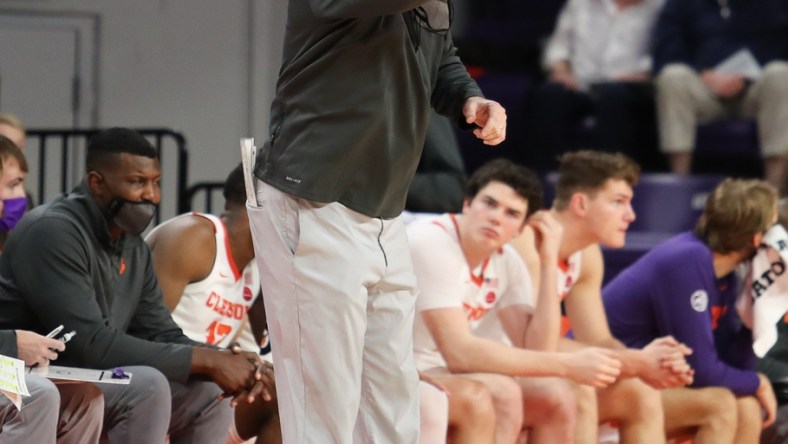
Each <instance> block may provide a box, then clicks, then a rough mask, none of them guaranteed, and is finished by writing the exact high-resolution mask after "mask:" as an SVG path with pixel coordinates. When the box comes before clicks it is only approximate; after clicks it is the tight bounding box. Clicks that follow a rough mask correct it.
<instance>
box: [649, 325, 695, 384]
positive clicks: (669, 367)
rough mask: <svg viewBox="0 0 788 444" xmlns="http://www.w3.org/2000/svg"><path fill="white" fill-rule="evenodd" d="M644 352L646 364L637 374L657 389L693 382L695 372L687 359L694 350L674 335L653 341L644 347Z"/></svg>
mask: <svg viewBox="0 0 788 444" xmlns="http://www.w3.org/2000/svg"><path fill="white" fill-rule="evenodd" d="M642 353H643V356H644V357H645V360H644V364H645V365H644V366H643V367H642V369H641V371H640V372H638V375H637V376H639V377H640V379H642V380H643V381H644V382H645V383H646V384H648V385H650V386H652V387H654V388H656V389H664V388H673V387H684V386H686V385H689V384H692V380H693V378H694V375H695V373H694V370H693V369H692V367H690V365H689V363H687V360H686V357H687V356H689V355H691V354H692V350H690V348H689V347H687V346H686V345H684V344H682V343H680V342H678V341H677V340H676V339H674V338H673V337H672V336H664V337H662V338H657V339H655V340H653V341H651V343H650V344H648V345H647V346H645V347H644V348H643V350H642Z"/></svg>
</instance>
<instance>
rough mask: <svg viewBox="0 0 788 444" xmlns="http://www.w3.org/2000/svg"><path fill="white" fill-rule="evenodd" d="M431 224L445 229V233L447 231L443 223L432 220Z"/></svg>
mask: <svg viewBox="0 0 788 444" xmlns="http://www.w3.org/2000/svg"><path fill="white" fill-rule="evenodd" d="M432 224H433V225H437V226H439V227H441V228H442V229H443V231H445V232H447V233H448V232H449V230H448V229H447V228H446V227H444V226H443V224H442V223H440V222H438V221H437V220H434V221H432Z"/></svg>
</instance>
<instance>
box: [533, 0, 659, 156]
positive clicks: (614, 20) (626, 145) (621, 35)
mask: <svg viewBox="0 0 788 444" xmlns="http://www.w3.org/2000/svg"><path fill="white" fill-rule="evenodd" d="M663 3H664V0H569V1H567V2H566V4H565V5H564V7H563V10H562V11H561V13H560V15H559V17H558V23H557V25H556V28H555V30H554V32H553V34H552V36H551V37H550V39H549V41H548V43H547V47H546V48H545V51H544V65H545V69H546V70H547V73H548V80H547V82H546V83H544V84H542V85H541V86H539V87H538V88H537V90H536V92H535V93H534V95H533V98H532V101H531V103H530V104H529V113H528V120H529V122H528V125H529V127H530V128H531V131H530V132H531V135H532V137H533V139H532V140H533V148H534V150H533V152H535V153H536V152H539V153H542V154H541V156H542V159H541V160H539V163H540V164H539V165H535V167H538V168H540V169H549V170H553V169H555V166H556V159H557V158H558V154H559V153H562V152H566V151H569V150H570V149H573V148H578V147H576V146H574V145H573V144H574V143H575V141H574V140H572V139H573V134H575V133H576V131H575V129H577V128H578V127H579V126H580V125H581V122H583V121H584V120H586V119H588V118H593V119H594V122H595V124H594V126H593V131H592V138H591V140H586V141H582V144H583V147H584V148H592V149H597V150H602V151H609V152H623V153H626V154H628V155H629V156H631V157H633V158H635V159H637V160H638V161H640V162H641V163H642V164H643V162H649V163H653V159H652V158H653V157H656V156H658V153H657V143H656V126H655V124H656V122H655V115H654V95H653V85H652V83H651V77H650V75H649V74H650V70H651V57H650V55H649V49H650V37H651V30H652V28H653V25H654V22H655V21H656V18H657V14H658V13H659V10H660V8H661V7H662V4H663ZM529 153H530V151H529ZM649 166H651V165H649ZM655 167H656V166H655Z"/></svg>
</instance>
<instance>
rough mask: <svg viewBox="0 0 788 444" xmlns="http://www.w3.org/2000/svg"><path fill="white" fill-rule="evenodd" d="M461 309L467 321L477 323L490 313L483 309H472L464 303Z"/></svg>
mask: <svg viewBox="0 0 788 444" xmlns="http://www.w3.org/2000/svg"><path fill="white" fill-rule="evenodd" d="M462 309H463V310H464V311H465V315H466V316H467V317H468V320H469V321H478V320H479V319H481V318H482V317H484V315H485V314H487V312H488V311H490V310H489V309H487V308H484V307H472V306H470V305H468V304H466V303H464V302H463V304H462Z"/></svg>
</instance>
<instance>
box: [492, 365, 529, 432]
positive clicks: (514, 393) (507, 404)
mask: <svg viewBox="0 0 788 444" xmlns="http://www.w3.org/2000/svg"><path fill="white" fill-rule="evenodd" d="M492 399H493V404H494V405H495V423H496V428H501V427H503V428H507V429H508V428H511V429H516V430H520V429H521V428H522V425H523V396H522V389H521V388H520V384H518V383H517V381H515V380H514V378H509V377H506V378H505V380H503V381H501V383H500V387H499V388H498V389H497V390H495V391H494V392H493V393H492Z"/></svg>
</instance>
